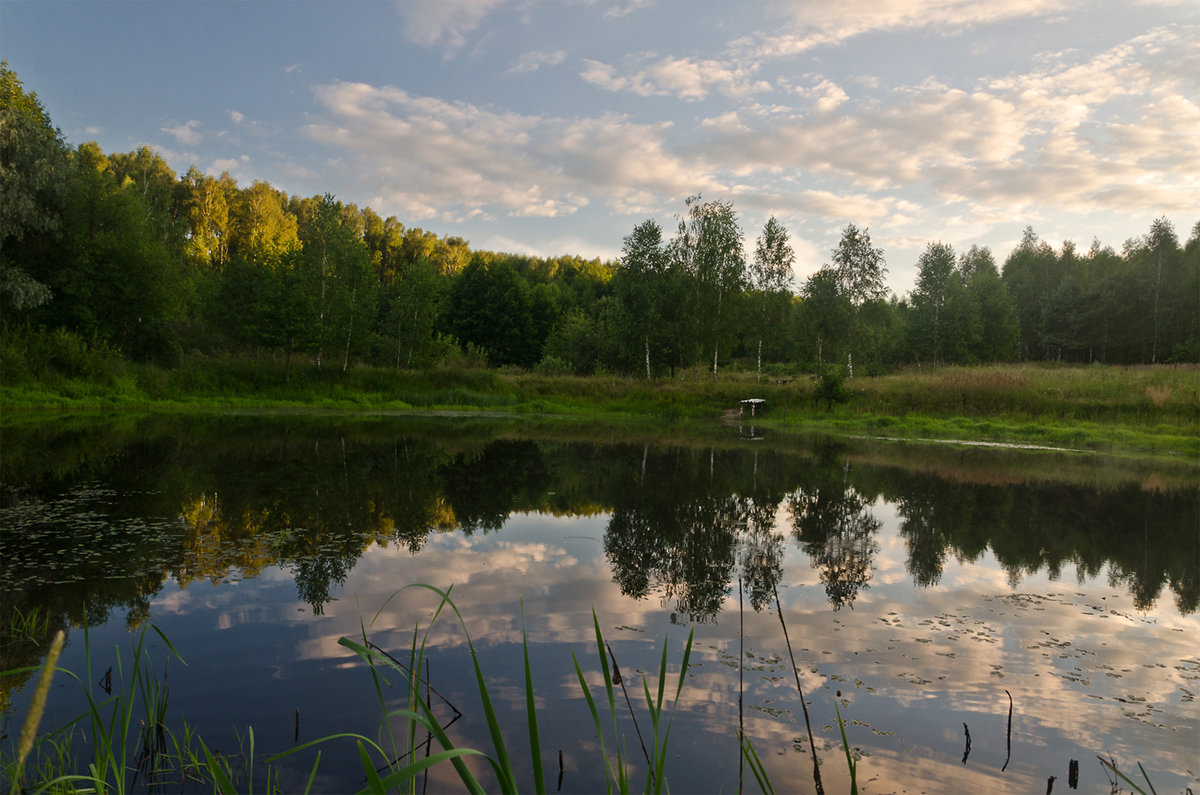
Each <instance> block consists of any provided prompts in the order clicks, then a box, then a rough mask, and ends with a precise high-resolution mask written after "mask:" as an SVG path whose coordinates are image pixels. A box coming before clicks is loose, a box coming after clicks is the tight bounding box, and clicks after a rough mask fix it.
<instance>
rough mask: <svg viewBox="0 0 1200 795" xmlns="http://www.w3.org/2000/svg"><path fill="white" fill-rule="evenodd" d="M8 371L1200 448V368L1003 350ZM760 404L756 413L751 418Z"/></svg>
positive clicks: (962, 436)
mask: <svg viewBox="0 0 1200 795" xmlns="http://www.w3.org/2000/svg"><path fill="white" fill-rule="evenodd" d="M85 363H86V366H78V367H74V368H71V367H64V368H55V369H48V370H42V371H40V372H24V373H20V372H18V373H4V374H2V375H4V378H3V379H2V383H3V385H2V386H0V408H2V409H3V412H4V414H5V415H7V416H8V417H9V419H10V420H11V419H14V418H17V417H19V416H20V415H22V414H23V413H26V412H27V411H36V410H40V409H47V408H54V409H69V410H93V409H114V408H115V409H140V410H151V411H176V410H178V411H196V410H214V409H215V410H222V409H269V410H279V409H290V410H297V409H298V410H312V409H332V410H340V411H347V410H349V411H363V410H368V411H417V412H429V411H493V412H495V411H500V412H505V413H514V414H550V415H571V416H576V417H580V416H596V417H605V418H610V419H618V418H628V417H642V418H647V417H650V418H662V417H673V418H695V419H701V420H712V421H717V420H721V419H724V420H725V421H728V422H737V421H739V418H738V417H737V416H736V407H737V405H738V401H739V400H741V399H743V398H748V397H761V398H764V399H765V400H766V401H767V406H768V411H767V413H766V414H765V416H762V417H759V418H756V421H755V422H756V424H757V425H759V426H765V427H772V428H774V429H776V430H804V431H823V432H829V433H835V434H841V435H868V436H881V437H894V438H903V439H910V440H911V439H923V438H929V439H941V440H946V439H950V440H962V441H969V442H995V443H1016V444H1032V445H1046V446H1053V447H1066V448H1072V449H1082V450H1096V451H1106V452H1131V453H1153V454H1177V455H1183V456H1188V457H1200V368H1197V367H1196V366H1194V365H1193V366H1158V367H1104V366H1087V367H1067V366H1053V365H1003V366H987V367H975V368H961V367H955V368H938V369H928V368H927V369H925V370H922V371H915V370H914V371H909V372H905V373H901V374H895V375H888V376H880V377H872V378H862V377H860V378H855V379H852V380H848V381H846V382H845V384H844V388H845V400H844V402H841V403H837V402H834V403H832V404H827V403H825V402H822V401H818V400H816V399H815V394H814V393H815V388H816V382H815V380H814V378H813V377H812V376H811V375H808V374H803V373H787V372H782V371H780V372H776V373H774V374H773V375H772V376H771V377H770V378H764V380H763V382H761V383H760V382H758V381H757V379H756V377H755V375H754V374H753V373H750V372H739V371H738V370H737V368H736V367H730V368H728V369H726V370H725V371H724V372H723V373H722V375H721V377H720V380H719V381H718V382H716V383H713V382H712V380H711V377H706V376H705V375H704V374H701V375H700V378H699V380H695V379H694V378H693V376H692V374H691V373H690V372H689V373H685V374H681V375H680V376H678V377H676V378H673V379H672V378H666V379H659V380H655V381H650V382H647V381H646V380H644V379H636V378H624V377H616V376H592V377H586V378H578V377H573V376H557V375H541V374H535V373H528V372H518V371H496V370H487V369H480V368H437V369H430V370H422V371H394V370H390V369H384V368H369V367H353V368H350V369H349V370H347V371H345V372H342V371H341V370H340V369H339V368H325V369H319V368H316V367H315V366H312V365H310V364H305V365H296V364H292V366H291V367H288V366H287V365H286V364H285V363H284V362H282V361H280V360H278V359H272V358H263V359H254V358H249V357H240V358H196V359H192V360H189V361H186V362H184V363H183V364H182V365H181V366H180V367H177V368H174V369H169V370H167V369H160V368H156V367H152V366H147V365H132V364H128V363H125V362H123V361H116V360H104V359H99V360H96V358H95V357H93V358H92V359H88V360H86V362H85ZM748 421H749V418H748V417H743V418H741V422H743V423H745V422H748Z"/></svg>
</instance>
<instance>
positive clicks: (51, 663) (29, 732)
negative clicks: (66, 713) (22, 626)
mask: <svg viewBox="0 0 1200 795" xmlns="http://www.w3.org/2000/svg"><path fill="white" fill-rule="evenodd" d="M65 639H66V635H64V634H63V631H62V630H61V629H60V630H59V631H58V632H56V633H55V635H54V640H52V641H50V653H49V654H47V655H46V666H45V668H44V669H43V670H42V678H41V679H39V680H38V684H37V690H35V691H34V693H33V703H32V704H31V705H30V706H29V715H27V716H26V718H25V725H24V726H22V727H21V739H20V742H18V743H17V767H18V768H20V767H21V766H22V765H24V764H25V757H27V756H29V752H30V751H32V750H33V740H34V738H35V737H37V727H38V723H39V722H40V721H41V719H42V713H43V712H44V711H45V710H46V697H47V696H48V695H49V694H50V679H51V678H53V676H54V667H55V666H56V665H58V655H59V653H60V652H62V647H63V640H65Z"/></svg>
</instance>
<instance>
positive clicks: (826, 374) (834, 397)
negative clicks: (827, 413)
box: [813, 365, 850, 409]
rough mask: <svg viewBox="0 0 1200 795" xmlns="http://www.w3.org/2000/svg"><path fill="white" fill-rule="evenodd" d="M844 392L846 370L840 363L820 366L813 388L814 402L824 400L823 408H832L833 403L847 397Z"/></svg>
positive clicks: (843, 400)
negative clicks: (815, 385) (815, 384)
mask: <svg viewBox="0 0 1200 795" xmlns="http://www.w3.org/2000/svg"><path fill="white" fill-rule="evenodd" d="M849 397H850V396H849V395H848V394H847V393H846V371H845V370H844V369H843V368H842V367H841V366H840V365H828V366H825V367H822V368H821V370H820V371H819V372H818V373H817V387H816V389H814V390H813V401H814V402H821V401H824V402H825V408H827V409H828V408H833V404H834V403H845V402H846V401H847V400H848V399H849Z"/></svg>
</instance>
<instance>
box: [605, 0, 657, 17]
mask: <svg viewBox="0 0 1200 795" xmlns="http://www.w3.org/2000/svg"><path fill="white" fill-rule="evenodd" d="M650 2H651V0H626V2H624V3H613V4H612V5H611V6H609V7H608V8H606V9H605V10H604V16H605V18H606V19H619V18H621V17H626V16H629V15H630V14H632V13H633V12H634V11H637V10H638V9H641V8H645V7H646V6H648V5H650Z"/></svg>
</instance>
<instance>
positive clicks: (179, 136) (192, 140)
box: [162, 119, 204, 146]
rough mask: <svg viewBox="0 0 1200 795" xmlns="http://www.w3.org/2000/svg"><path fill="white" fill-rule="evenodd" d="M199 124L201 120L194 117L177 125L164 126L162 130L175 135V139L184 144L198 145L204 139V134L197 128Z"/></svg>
mask: <svg viewBox="0 0 1200 795" xmlns="http://www.w3.org/2000/svg"><path fill="white" fill-rule="evenodd" d="M199 126H200V122H198V121H196V120H195V119H192V120H191V121H188V122H185V123H183V124H180V125H177V126H175V127H163V128H162V131H163V132H165V133H167V134H169V135H173V136H175V140H176V141H178V142H179V143H180V144H182V145H183V146H197V145H199V143H200V142H201V141H202V140H204V136H203V135H201V134H200V132H199V131H198V130H197V129H196V128H197V127H199Z"/></svg>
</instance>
